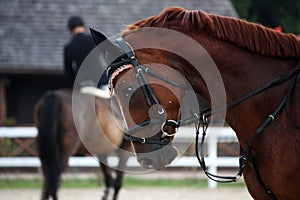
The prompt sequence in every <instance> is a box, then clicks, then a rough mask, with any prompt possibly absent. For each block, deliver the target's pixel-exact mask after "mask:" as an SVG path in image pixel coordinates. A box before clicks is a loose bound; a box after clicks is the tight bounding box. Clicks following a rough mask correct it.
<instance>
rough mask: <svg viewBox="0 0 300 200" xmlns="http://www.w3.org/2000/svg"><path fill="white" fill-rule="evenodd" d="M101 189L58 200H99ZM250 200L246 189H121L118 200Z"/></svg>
mask: <svg viewBox="0 0 300 200" xmlns="http://www.w3.org/2000/svg"><path fill="white" fill-rule="evenodd" d="M101 195H102V189H96V188H93V189H61V190H60V191H59V199H60V200H100V199H101V198H100V197H101ZM39 196H40V191H39V190H31V189H5V190H0V199H1V200H20V199H22V200H39ZM141 199H142V200H165V199H166V200H197V199H200V200H201V199H205V200H208V199H209V200H210V199H213V200H215V199H216V200H217V199H222V200H224V199H226V200H251V199H252V198H251V197H250V195H249V194H248V193H247V191H246V188H219V189H195V188H122V190H121V191H120V194H119V200H141Z"/></svg>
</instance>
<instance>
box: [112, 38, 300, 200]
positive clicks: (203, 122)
mask: <svg viewBox="0 0 300 200" xmlns="http://www.w3.org/2000/svg"><path fill="white" fill-rule="evenodd" d="M117 42H118V43H119V45H120V46H121V47H122V49H123V51H124V52H126V56H127V57H126V58H124V59H123V60H122V61H119V62H118V63H114V64H112V65H110V66H109V67H108V68H107V73H108V75H109V74H110V75H111V74H113V72H114V71H115V70H116V69H117V68H119V67H120V66H124V65H126V64H132V65H133V66H134V69H135V71H136V77H137V79H138V82H139V84H140V85H141V88H142V91H143V94H144V96H145V99H146V102H147V104H148V106H149V107H150V108H152V107H154V108H156V109H155V110H156V112H157V113H158V114H159V115H160V117H159V118H155V119H154V120H149V121H145V122H142V123H140V124H139V125H137V126H134V127H132V128H128V129H127V130H126V132H125V134H124V138H125V139H126V140H130V141H133V142H138V143H148V144H159V145H167V144H168V143H170V139H168V140H165V139H164V138H165V137H166V136H173V135H174V134H169V133H165V132H164V131H163V130H164V126H165V125H169V126H172V127H174V128H179V127H180V126H184V125H189V124H195V129H196V142H195V150H196V157H197V159H198V161H199V164H200V166H201V168H202V169H203V171H204V172H205V174H206V175H207V177H208V178H209V179H211V180H214V181H216V182H222V183H228V182H236V181H238V180H239V178H240V177H241V176H242V173H243V169H244V167H245V162H246V161H247V163H248V164H249V166H250V167H251V169H252V171H253V173H254V175H255V176H256V178H257V180H258V181H259V183H260V184H261V186H262V187H263V188H264V190H265V191H266V192H267V194H269V195H270V197H271V198H272V199H274V200H276V199H277V198H276V196H275V195H274V194H273V192H272V191H271V190H270V189H269V188H268V187H267V186H266V184H265V183H264V182H263V180H262V179H261V176H260V174H259V172H258V169H257V166H256V163H255V160H254V155H253V154H252V147H253V144H254V142H255V140H256V139H257V138H258V136H259V135H260V134H261V133H262V132H263V131H264V129H265V128H266V127H267V126H268V125H269V124H270V123H271V122H273V121H274V119H275V118H276V117H277V115H278V114H279V113H280V111H281V110H282V109H283V108H284V107H286V113H287V118H288V120H289V121H291V119H290V117H289V115H288V111H287V110H288V108H287V107H288V104H287V102H288V101H289V99H290V97H291V94H292V92H293V91H294V89H295V86H296V84H297V83H298V81H299V80H300V62H298V64H297V65H296V66H295V67H294V68H292V69H290V70H288V71H287V72H286V73H284V74H282V75H281V76H279V77H277V78H275V79H273V80H271V81H270V82H267V83H266V84H264V85H262V86H261V87H259V88H257V89H256V90H253V91H252V92H249V93H247V94H245V95H243V96H242V97H240V98H238V99H237V100H234V101H233V102H231V103H229V104H227V105H224V106H221V107H219V108H217V109H215V110H212V109H211V107H209V108H207V109H204V110H203V111H202V112H201V113H199V114H198V113H195V112H192V111H191V117H189V118H187V119H185V120H178V121H177V122H176V121H174V120H168V119H166V112H165V110H164V107H163V106H162V105H160V104H159V101H158V99H157V98H156V96H155V94H154V92H153V90H152V89H151V87H150V85H149V83H148V81H147V79H146V77H145V73H147V74H150V75H152V76H155V77H157V78H159V79H161V80H164V81H165V82H167V83H169V84H171V85H173V86H175V87H178V88H181V89H185V87H183V86H181V85H179V84H178V83H176V82H174V81H172V80H169V79H167V78H166V77H164V76H161V75H160V74H157V73H155V72H154V71H152V70H151V69H149V68H147V67H145V66H142V65H139V63H138V61H137V59H136V57H135V55H134V53H133V51H132V50H131V48H130V47H129V46H128V44H126V42H125V41H124V40H123V39H122V38H119V39H117ZM112 69H114V70H112ZM109 77H110V76H109ZM291 77H292V80H291V82H290V84H289V85H288V88H287V90H286V94H285V96H284V97H283V99H282V100H281V102H280V103H279V105H278V106H277V107H276V109H275V110H274V111H273V112H272V113H270V115H269V116H268V117H267V118H266V119H265V121H264V122H263V123H262V124H261V125H260V127H259V128H258V129H257V130H256V131H255V133H254V135H253V137H252V138H251V140H250V142H249V144H248V146H247V148H246V149H245V150H244V149H242V147H241V154H242V155H241V156H240V158H239V170H238V173H237V174H236V175H235V176H220V175H214V174H211V173H210V172H208V169H207V166H206V163H205V159H204V158H205V156H204V153H203V152H204V151H203V150H204V142H205V136H206V132H207V129H208V126H209V117H211V116H213V115H216V114H218V113H220V112H222V111H224V110H227V109H229V108H231V107H233V106H236V105H238V104H240V103H242V102H243V101H245V100H246V99H249V98H251V97H253V96H255V95H257V94H259V93H261V92H263V91H265V90H267V89H269V88H272V87H274V86H275V85H278V84H280V83H282V82H284V81H286V80H287V79H289V78H291ZM111 89H112V88H111ZM152 102H154V103H152ZM151 123H152V124H162V127H161V132H162V137H161V138H160V140H158V139H154V138H153V139H152V138H143V137H135V136H132V134H133V133H135V132H136V131H139V130H141V129H143V127H145V126H147V125H149V124H151ZM292 124H293V125H294V126H295V127H296V128H300V126H299V125H297V124H295V123H293V122H292ZM200 127H202V138H201V142H200V146H199V135H200ZM163 136H164V137H163ZM168 138H170V137H168Z"/></svg>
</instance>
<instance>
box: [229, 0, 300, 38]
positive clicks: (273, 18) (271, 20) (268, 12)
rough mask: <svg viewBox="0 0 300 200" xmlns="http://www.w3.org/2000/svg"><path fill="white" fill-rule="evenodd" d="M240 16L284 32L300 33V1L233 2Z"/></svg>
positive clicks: (248, 0) (236, 0) (233, 0)
mask: <svg viewBox="0 0 300 200" xmlns="http://www.w3.org/2000/svg"><path fill="white" fill-rule="evenodd" d="M232 3H233V5H234V6H235V8H236V10H237V12H238V14H239V16H240V17H241V18H242V19H246V20H248V21H252V22H257V23H260V24H262V25H264V26H267V27H271V28H274V27H276V26H281V27H282V30H283V32H286V33H295V34H299V33H300V23H299V21H300V1H299V0H288V1H283V0H232Z"/></svg>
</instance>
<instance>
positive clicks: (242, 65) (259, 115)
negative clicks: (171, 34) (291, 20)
mask: <svg viewBox="0 0 300 200" xmlns="http://www.w3.org/2000/svg"><path fill="white" fill-rule="evenodd" d="M207 41H209V42H208V43H203V44H202V46H203V47H204V48H205V49H206V50H207V52H208V53H209V54H210V56H211V57H212V59H213V60H214V62H215V64H216V66H217V68H218V70H219V71H220V74H221V76H222V80H223V82H224V86H225V90H226V98H227V103H230V102H232V101H234V100H236V99H238V98H239V97H241V96H242V95H244V94H247V93H249V92H252V91H253V90H255V89H257V88H259V87H260V86H262V85H264V84H265V83H267V82H269V81H270V80H272V79H274V78H276V77H278V76H280V75H281V74H283V73H284V72H286V71H287V70H288V69H290V68H292V67H294V66H295V65H296V63H297V59H283V58H273V57H267V56H262V55H259V54H256V53H251V52H249V51H247V50H244V49H241V48H239V47H237V46H234V45H232V44H229V43H227V42H223V41H220V40H216V39H211V40H207ZM287 84H288V82H284V83H282V84H280V85H279V86H276V87H273V88H270V89H268V90H267V91H263V92H261V93H260V94H257V95H255V96H254V97H251V98H250V99H248V100H246V101H244V102H242V103H240V104H239V105H236V106H234V107H232V108H230V109H228V110H227V113H226V121H227V123H228V124H229V125H231V127H232V128H233V129H235V130H236V132H237V133H239V132H242V133H243V134H246V135H248V136H249V137H248V138H250V137H251V136H252V135H253V132H254V131H255V130H256V129H257V128H258V127H259V125H260V124H261V123H262V122H263V121H264V120H265V119H266V118H267V116H268V115H269V114H271V112H273V111H274V109H275V108H276V106H277V105H278V104H279V102H280V101H281V99H282V98H283V96H284V94H285V92H286V88H287ZM238 137H239V135H238ZM246 140H247V139H246Z"/></svg>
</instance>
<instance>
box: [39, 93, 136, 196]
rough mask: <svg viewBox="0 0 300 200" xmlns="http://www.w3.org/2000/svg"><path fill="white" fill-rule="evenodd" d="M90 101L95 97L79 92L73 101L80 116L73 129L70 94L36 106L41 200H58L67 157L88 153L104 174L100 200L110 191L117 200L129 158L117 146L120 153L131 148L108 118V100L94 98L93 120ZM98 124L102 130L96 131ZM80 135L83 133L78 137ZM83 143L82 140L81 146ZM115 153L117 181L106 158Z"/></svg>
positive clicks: (53, 95)
mask: <svg viewBox="0 0 300 200" xmlns="http://www.w3.org/2000/svg"><path fill="white" fill-rule="evenodd" d="M91 98H94V97H92V96H89V95H85V94H80V93H79V92H78V94H77V95H76V96H75V97H74V98H73V100H74V101H76V105H75V106H76V109H77V111H78V112H77V115H79V116H77V120H78V121H77V124H76V126H75V122H74V118H73V116H74V117H75V114H74V113H73V112H72V91H71V90H68V89H59V90H53V91H49V92H47V93H46V94H45V95H44V96H43V97H42V98H41V99H40V100H39V102H38V103H37V104H36V107H35V125H36V127H37V128H38V136H37V142H38V150H39V157H40V160H41V165H42V171H43V175H44V186H43V187H44V188H43V192H42V198H41V199H42V200H45V199H49V198H50V197H52V198H53V200H57V199H58V198H57V190H58V187H59V182H60V176H61V173H62V172H63V170H65V169H66V168H67V166H68V159H69V157H70V156H72V155H75V154H81V155H87V154H90V153H92V154H93V155H95V156H97V157H98V159H99V162H100V165H101V169H102V172H103V174H104V180H105V186H106V188H105V191H104V196H103V200H106V199H107V198H108V195H109V189H110V188H114V190H115V191H114V195H113V199H117V195H118V192H119V190H120V188H121V186H122V180H123V171H122V169H124V167H125V165H126V161H127V159H128V155H125V154H126V153H123V151H119V150H120V149H117V148H118V147H119V146H120V148H122V149H129V146H130V145H128V144H129V143H128V142H126V141H125V142H124V141H123V133H122V131H121V129H120V127H118V126H117V124H116V123H115V122H116V119H114V118H113V116H112V114H111V109H110V102H109V100H104V99H99V98H95V104H94V107H95V109H96V115H95V116H96V117H93V115H92V113H91V112H92V111H90V109H89V108H88V107H87V104H88V101H89V99H91ZM99 123H100V125H101V127H102V129H100V128H99V127H97V126H98V124H99ZM78 129H81V130H78ZM79 131H81V132H82V133H81V134H82V135H81V136H79V134H80V133H79ZM94 136H95V137H94ZM85 138H87V139H85ZM82 140H85V141H84V143H83V142H82ZM89 147H91V149H90V148H89ZM116 149H117V150H116ZM114 151H116V155H117V156H119V159H120V160H119V166H118V168H117V169H116V170H115V171H116V178H113V176H112V172H113V171H114V169H112V168H111V167H109V166H108V165H106V163H107V160H106V159H107V156H108V154H109V153H111V152H114Z"/></svg>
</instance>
